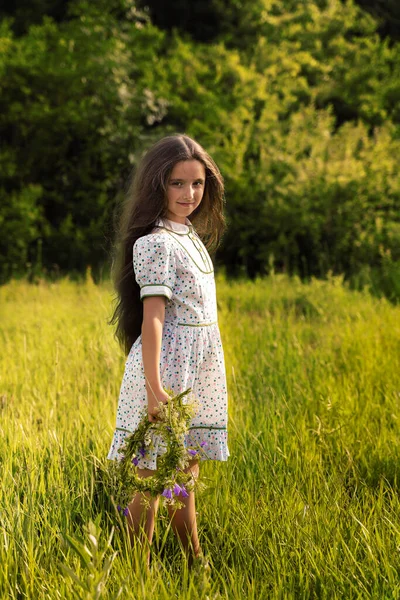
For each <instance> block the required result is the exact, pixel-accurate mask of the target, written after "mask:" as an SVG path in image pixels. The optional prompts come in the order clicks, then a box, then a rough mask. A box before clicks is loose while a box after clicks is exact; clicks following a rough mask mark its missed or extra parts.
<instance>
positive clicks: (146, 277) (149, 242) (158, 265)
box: [133, 236, 175, 300]
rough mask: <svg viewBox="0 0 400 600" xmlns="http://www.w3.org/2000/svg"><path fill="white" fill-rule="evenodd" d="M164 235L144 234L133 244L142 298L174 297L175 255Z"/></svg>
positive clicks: (137, 278)
mask: <svg viewBox="0 0 400 600" xmlns="http://www.w3.org/2000/svg"><path fill="white" fill-rule="evenodd" d="M163 237H164V236H156V237H155V236H143V237H141V238H139V239H137V240H136V242H135V243H134V245H133V270H134V273H135V279H136V281H137V283H138V285H139V287H140V299H141V300H143V298H145V297H147V296H166V297H167V298H168V299H169V300H170V299H171V298H172V294H173V288H174V284H175V256H174V251H173V248H172V247H171V244H169V243H168V241H167V240H166V239H162V238H163Z"/></svg>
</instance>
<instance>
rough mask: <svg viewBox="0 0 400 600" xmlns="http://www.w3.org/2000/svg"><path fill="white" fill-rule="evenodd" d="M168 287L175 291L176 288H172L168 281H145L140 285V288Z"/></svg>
mask: <svg viewBox="0 0 400 600" xmlns="http://www.w3.org/2000/svg"><path fill="white" fill-rule="evenodd" d="M150 286H153V287H167V288H168V289H169V290H171V292H172V293H173V292H174V290H173V289H172V287H171V286H169V285H167V284H166V283H144V284H143V285H141V286H140V289H142V288H144V287H150Z"/></svg>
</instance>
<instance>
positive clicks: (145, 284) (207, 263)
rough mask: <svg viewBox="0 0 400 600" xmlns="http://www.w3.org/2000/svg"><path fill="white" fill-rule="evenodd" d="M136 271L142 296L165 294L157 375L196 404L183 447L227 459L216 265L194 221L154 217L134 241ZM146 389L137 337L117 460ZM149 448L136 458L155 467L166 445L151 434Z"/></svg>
mask: <svg viewBox="0 0 400 600" xmlns="http://www.w3.org/2000/svg"><path fill="white" fill-rule="evenodd" d="M133 269H134V275H135V278H136V281H137V283H138V284H139V286H140V297H141V299H142V300H143V298H145V297H146V296H159V295H162V296H166V297H167V299H168V300H167V303H166V307H165V321H164V327H163V335H162V343H161V356H160V377H161V383H162V385H163V387H164V388H170V389H172V390H173V392H174V393H175V394H177V393H179V392H182V391H184V390H186V389H187V388H191V389H192V394H193V396H194V397H195V398H196V399H197V401H198V403H199V410H198V411H197V414H196V416H195V417H194V418H193V420H192V422H191V424H190V430H189V434H188V436H187V437H186V439H185V445H186V446H190V445H192V444H201V443H202V442H203V444H202V446H203V447H204V451H205V453H204V454H202V456H201V458H202V460H205V459H210V460H221V461H225V460H227V458H228V456H229V450H228V443H227V435H228V434H227V417H228V415H227V412H228V411H227V409H228V397H227V386H226V373H225V361H224V352H223V348H222V343H221V336H220V331H219V327H218V319H217V301H216V290H215V280H214V269H213V264H212V261H211V258H210V256H209V254H208V252H207V249H206V248H205V246H204V244H203V243H202V241H201V240H200V238H199V236H198V235H197V233H196V231H195V229H194V227H193V225H192V224H191V222H190V221H189V219H186V225H185V224H183V223H177V222H175V221H171V220H169V219H166V218H163V219H158V220H157V222H156V224H155V227H154V228H153V230H152V232H151V233H150V234H148V235H145V236H143V237H141V238H139V239H138V240H137V241H136V242H135V244H134V246H133ZM144 411H146V413H147V394H146V384H145V376H144V369H143V359H142V339H141V335H140V336H139V337H138V338H137V340H136V341H135V343H134V344H133V346H132V348H131V350H130V352H129V355H128V357H127V360H126V364H125V372H124V376H123V380H122V385H121V390H120V395H119V401H118V410H117V423H116V429H115V433H114V437H113V440H112V444H111V448H110V451H109V453H108V457H107V458H109V459H110V460H115V459H117V460H118V459H120V458H121V454H120V453H118V450H119V448H120V447H121V446H122V445H123V444H124V441H125V438H126V437H127V436H128V435H129V434H130V433H131V432H133V431H135V429H136V427H137V425H138V423H139V421H140V419H141V417H142V415H143V413H144ZM153 440H154V446H155V447H154V450H153V451H152V452H150V453H149V452H148V453H147V454H146V456H145V457H140V459H139V464H138V466H139V467H140V468H148V469H153V470H154V469H156V468H157V455H160V454H162V452H163V451H164V449H163V448H162V446H161V445H160V444H159V443H158V441H157V438H156V436H154V437H153Z"/></svg>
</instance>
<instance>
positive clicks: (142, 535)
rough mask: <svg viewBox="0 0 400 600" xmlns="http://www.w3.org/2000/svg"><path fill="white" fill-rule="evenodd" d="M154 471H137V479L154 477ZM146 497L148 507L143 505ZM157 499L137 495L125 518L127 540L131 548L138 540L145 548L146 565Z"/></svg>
mask: <svg viewBox="0 0 400 600" xmlns="http://www.w3.org/2000/svg"><path fill="white" fill-rule="evenodd" d="M154 473H155V471H153V470H151V469H138V470H137V474H138V476H139V477H142V478H145V477H150V476H151V475H154ZM144 495H145V496H147V498H148V499H149V501H150V506H149V507H147V506H145V505H144V504H143V496H144ZM159 500H160V499H159V498H151V497H150V494H149V493H148V492H145V493H144V494H140V493H137V494H135V496H134V497H133V500H132V502H130V504H129V505H128V510H129V514H128V516H127V522H128V529H129V539H130V543H131V546H133V544H134V539H135V538H137V539H139V540H140V544H141V546H142V548H143V549H144V548H146V547H147V556H146V560H147V564H149V562H150V545H151V542H152V539H153V533H154V524H155V518H156V515H157V510H158V505H159Z"/></svg>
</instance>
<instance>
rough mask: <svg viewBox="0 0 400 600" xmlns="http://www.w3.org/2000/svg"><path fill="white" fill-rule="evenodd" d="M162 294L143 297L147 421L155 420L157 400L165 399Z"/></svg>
mask: <svg viewBox="0 0 400 600" xmlns="http://www.w3.org/2000/svg"><path fill="white" fill-rule="evenodd" d="M165 302H166V298H165V297H164V296H148V297H147V298H146V297H145V298H143V323H142V357H143V368H144V372H145V375H146V392H147V404H148V415H149V421H151V422H153V421H155V420H156V414H157V410H158V402H163V401H166V400H167V398H168V394H167V393H166V392H165V391H164V390H163V387H162V383H161V377H160V367H159V365H160V355H161V341H162V331H163V325H164V318H165Z"/></svg>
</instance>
